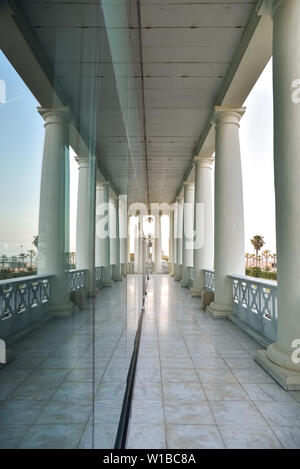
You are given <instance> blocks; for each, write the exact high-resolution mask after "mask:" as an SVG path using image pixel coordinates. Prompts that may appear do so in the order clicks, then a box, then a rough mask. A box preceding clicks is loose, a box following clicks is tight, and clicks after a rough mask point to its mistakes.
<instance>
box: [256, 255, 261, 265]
mask: <svg viewBox="0 0 300 469" xmlns="http://www.w3.org/2000/svg"><path fill="white" fill-rule="evenodd" d="M261 259H262V257H261V256H258V257H257V258H256V265H257V261H258V266H259V267H261Z"/></svg>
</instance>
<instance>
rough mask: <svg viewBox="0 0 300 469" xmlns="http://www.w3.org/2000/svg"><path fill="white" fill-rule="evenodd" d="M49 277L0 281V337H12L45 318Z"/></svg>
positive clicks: (48, 297) (35, 276)
mask: <svg viewBox="0 0 300 469" xmlns="http://www.w3.org/2000/svg"><path fill="white" fill-rule="evenodd" d="M50 281H51V276H50V275H33V276H29V277H21V278H20V277H19V278H14V279H9V280H1V281H0V338H1V339H6V338H9V337H12V336H16V335H17V334H19V333H20V332H21V331H23V330H25V329H27V328H29V327H30V326H31V325H32V323H34V322H37V321H40V320H42V319H44V318H45V316H47V307H48V303H49V299H50Z"/></svg>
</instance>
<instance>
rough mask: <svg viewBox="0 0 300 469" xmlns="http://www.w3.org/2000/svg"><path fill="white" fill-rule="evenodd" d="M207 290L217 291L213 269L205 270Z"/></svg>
mask: <svg viewBox="0 0 300 469" xmlns="http://www.w3.org/2000/svg"><path fill="white" fill-rule="evenodd" d="M203 272H204V286H205V290H206V291H215V273H214V271H213V270H203Z"/></svg>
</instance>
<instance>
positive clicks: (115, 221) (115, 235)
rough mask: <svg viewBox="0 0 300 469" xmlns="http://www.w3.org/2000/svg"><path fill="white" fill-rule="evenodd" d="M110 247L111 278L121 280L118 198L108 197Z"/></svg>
mask: <svg viewBox="0 0 300 469" xmlns="http://www.w3.org/2000/svg"><path fill="white" fill-rule="evenodd" d="M109 213H110V218H109V219H110V247H111V250H112V256H111V264H112V278H113V280H115V281H119V280H122V276H121V264H120V232H119V226H120V224H119V198H118V197H117V196H115V197H111V199H110V212H109Z"/></svg>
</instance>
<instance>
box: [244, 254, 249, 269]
mask: <svg viewBox="0 0 300 469" xmlns="http://www.w3.org/2000/svg"><path fill="white" fill-rule="evenodd" d="M249 257H250V254H249V253H248V252H247V253H246V254H245V258H246V265H247V267H248V265H249Z"/></svg>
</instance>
